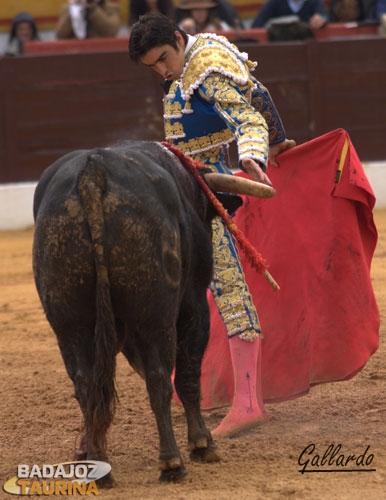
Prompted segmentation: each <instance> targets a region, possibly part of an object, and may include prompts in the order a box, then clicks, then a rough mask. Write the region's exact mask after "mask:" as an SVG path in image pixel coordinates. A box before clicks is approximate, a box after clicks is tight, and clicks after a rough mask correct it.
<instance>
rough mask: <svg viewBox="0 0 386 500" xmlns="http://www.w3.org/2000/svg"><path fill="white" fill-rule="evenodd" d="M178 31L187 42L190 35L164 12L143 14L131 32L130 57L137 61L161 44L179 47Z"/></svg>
mask: <svg viewBox="0 0 386 500" xmlns="http://www.w3.org/2000/svg"><path fill="white" fill-rule="evenodd" d="M176 31H178V32H179V33H181V35H182V37H183V39H184V40H185V43H187V41H188V36H187V34H186V33H185V31H183V30H182V29H181V28H180V27H179V26H178V24H176V23H175V22H174V21H172V20H171V19H169V18H168V17H166V16H164V15H163V14H145V15H144V16H141V17H140V18H139V21H137V22H136V23H135V24H134V25H133V27H132V29H131V32H130V40H129V56H130V59H131V60H132V61H133V62H136V63H137V62H139V61H140V60H141V58H142V57H143V56H144V55H145V54H146V53H147V52H148V51H149V50H151V49H153V48H154V47H159V46H161V45H171V46H172V47H174V48H175V49H177V39H176Z"/></svg>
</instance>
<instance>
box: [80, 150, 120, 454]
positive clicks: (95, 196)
mask: <svg viewBox="0 0 386 500" xmlns="http://www.w3.org/2000/svg"><path fill="white" fill-rule="evenodd" d="M106 189H107V178H106V170H105V168H104V166H103V162H102V157H101V156H100V155H99V154H97V153H94V154H90V155H89V156H88V157H87V163H86V165H85V167H84V168H83V170H82V171H81V172H80V174H79V176H78V190H79V196H80V201H81V205H82V208H83V211H84V214H85V218H86V221H87V224H88V227H89V230H90V235H91V241H92V244H93V248H94V259H95V270H96V323H95V332H94V345H93V350H94V362H93V367H92V380H91V382H90V386H89V388H88V390H87V407H86V412H85V416H84V417H85V426H86V432H87V434H86V437H87V441H88V443H89V451H90V452H91V453H93V452H96V453H104V450H105V449H106V432H107V429H108V428H109V426H110V424H111V422H112V419H113V416H114V411H115V404H116V400H117V394H116V389H115V369H116V353H117V337H116V330H115V321H114V315H113V309H112V303H111V295H110V282H109V275H108V267H107V264H106V256H105V247H104V218H103V206H102V201H103V196H104V193H106ZM94 447H95V449H93V450H92V451H91V449H92V448H94Z"/></svg>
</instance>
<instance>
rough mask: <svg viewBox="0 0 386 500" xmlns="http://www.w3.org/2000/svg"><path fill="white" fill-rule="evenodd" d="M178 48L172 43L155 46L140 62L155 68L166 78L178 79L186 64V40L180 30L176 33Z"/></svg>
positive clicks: (170, 79)
mask: <svg viewBox="0 0 386 500" xmlns="http://www.w3.org/2000/svg"><path fill="white" fill-rule="evenodd" d="M175 35H176V42H177V49H175V48H174V47H173V46H172V45H160V46H157V47H153V48H152V49H150V50H149V51H148V52H146V54H145V55H144V56H143V57H142V58H141V59H140V62H141V63H142V64H144V65H145V66H148V67H149V68H152V69H154V71H156V72H157V73H158V74H159V75H161V76H162V77H163V78H164V79H165V80H169V81H172V80H178V78H179V77H180V76H181V73H182V70H183V69H184V65H185V41H184V39H183V37H182V35H181V33H179V32H178V31H176V33H175Z"/></svg>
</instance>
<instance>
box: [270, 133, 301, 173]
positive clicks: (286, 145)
mask: <svg viewBox="0 0 386 500" xmlns="http://www.w3.org/2000/svg"><path fill="white" fill-rule="evenodd" d="M294 146H296V142H295V141H294V140H293V139H284V141H282V142H279V143H278V144H274V145H273V146H270V147H269V160H270V162H271V165H274V166H275V167H278V166H279V164H278V163H277V161H276V156H277V155H279V154H280V153H283V151H286V150H287V149H290V148H293V147H294Z"/></svg>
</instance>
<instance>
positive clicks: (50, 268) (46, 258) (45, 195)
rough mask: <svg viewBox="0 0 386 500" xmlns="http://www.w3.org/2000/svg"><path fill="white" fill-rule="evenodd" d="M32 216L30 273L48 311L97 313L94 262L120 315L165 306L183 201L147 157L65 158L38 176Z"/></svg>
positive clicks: (173, 282) (173, 287) (177, 261)
mask: <svg viewBox="0 0 386 500" xmlns="http://www.w3.org/2000/svg"><path fill="white" fill-rule="evenodd" d="M98 176H99V177H98ZM98 179H99V180H98ZM80 180H81V181H82V182H80ZM97 200H100V206H97V203H98V201H97ZM85 205H86V206H87V205H88V210H89V213H88V215H87V214H86V212H85ZM34 213H35V236H34V250H33V254H34V273H35V279H36V284H37V288H38V292H39V295H40V298H41V300H42V302H43V305H45V306H46V307H47V308H51V309H54V308H59V307H62V308H63V307H65V306H66V307H67V309H69V310H72V311H74V313H75V311H76V310H77V309H78V308H79V306H80V305H82V307H84V304H85V303H86V304H88V307H87V311H89V314H90V315H91V316H92V315H93V314H95V311H94V310H93V304H95V285H96V279H97V265H98V264H97V262H98V259H99V262H100V263H102V266H104V267H105V272H106V273H107V276H108V279H109V282H110V287H111V294H112V300H113V303H114V304H115V307H116V308H117V309H121V310H122V312H123V311H124V310H125V309H127V304H128V303H130V302H135V303H137V304H138V303H140V302H141V301H142V302H143V301H149V300H154V301H158V302H161V306H162V303H163V302H165V301H167V300H170V299H171V295H173V294H176V293H177V290H178V287H179V285H180V280H181V254H180V232H179V227H180V215H181V207H180V199H179V195H178V192H177V191H176V187H175V186H174V183H173V182H172V180H171V178H170V176H169V175H166V174H165V172H163V171H162V169H161V168H160V167H159V166H158V165H156V164H154V162H153V161H152V160H151V159H150V160H149V159H147V158H146V156H145V157H143V156H141V155H139V156H138V155H136V154H128V155H126V157H125V158H123V157H122V155H117V154H116V153H115V152H113V151H109V150H96V151H93V152H86V151H81V152H78V153H73V154H71V155H67V157H64V158H62V159H61V160H59V161H58V162H56V163H55V164H54V165H52V166H51V167H50V168H49V169H48V170H47V171H46V172H45V174H43V176H42V179H41V181H40V182H39V185H38V187H37V190H36V194H35V201H34ZM93 232H94V236H92V235H93ZM95 234H96V236H95ZM96 238H97V240H98V241H96ZM98 238H99V239H98ZM160 285H162V286H160ZM160 290H162V293H160ZM59 304H60V305H59ZM94 307H95V306H94ZM87 311H85V314H87Z"/></svg>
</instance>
